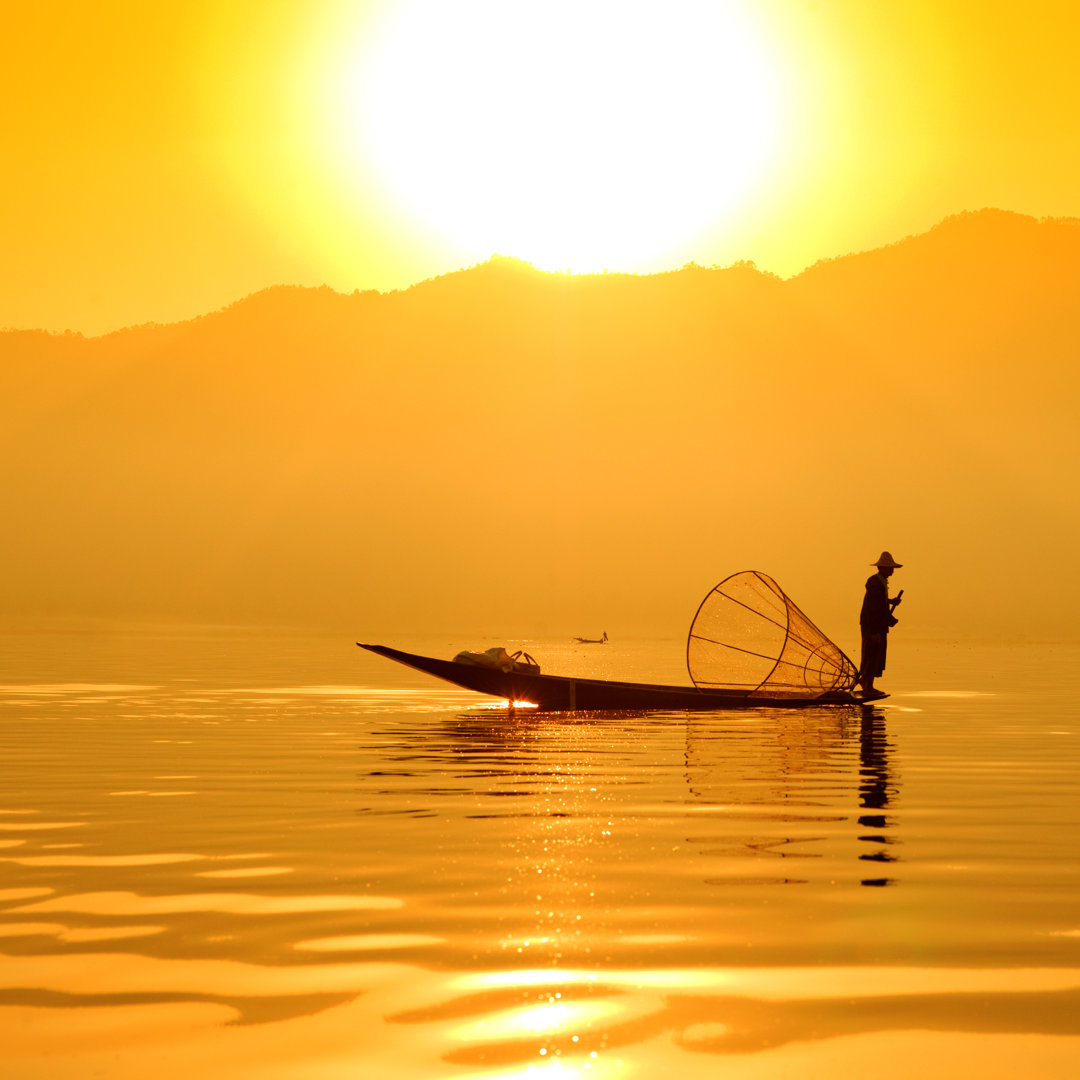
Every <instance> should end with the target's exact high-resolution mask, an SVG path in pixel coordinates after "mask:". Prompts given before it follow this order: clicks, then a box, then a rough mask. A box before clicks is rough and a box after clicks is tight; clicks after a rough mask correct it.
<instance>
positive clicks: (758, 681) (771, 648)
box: [686, 570, 858, 698]
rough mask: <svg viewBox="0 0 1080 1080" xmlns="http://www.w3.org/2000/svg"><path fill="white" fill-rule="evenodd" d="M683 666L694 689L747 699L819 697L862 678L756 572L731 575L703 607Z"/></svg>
mask: <svg viewBox="0 0 1080 1080" xmlns="http://www.w3.org/2000/svg"><path fill="white" fill-rule="evenodd" d="M686 666H687V668H688V669H689V671H690V678H691V680H692V681H693V683H694V685H695V686H698V687H701V688H702V689H727V690H744V691H746V692H747V694H748V696H750V697H769V698H776V697H795V698H815V697H819V696H820V695H822V694H825V693H828V692H829V691H830V690H850V689H851V688H852V687H853V686H854V685H855V683H856V680H857V679H858V671H857V669H856V668H855V665H854V664H853V663H852V662H851V661H850V660H849V659H848V658H847V657H846V656H845V655H844V653H843V652H841V650H840V649H839V648H838V647H837V646H836V645H834V644H833V643H832V642H831V641H830V640H829V639H828V638H827V637H826V636H825V635H824V634H823V633H822V632H821V631H820V630H819V629H818V628H817V627H816V626H815V625H814V624H813V623H812V622H811V621H810V620H809V619H808V618H807V617H806V616H805V615H804V614H803V613H802V612H801V611H800V610H799V608H798V607H797V606H796V605H795V604H794V603H793V602H792V600H791V599H790V598H789V597H788V596H787V595H785V593H784V590H783V589H781V588H780V586H779V585H777V584H776V582H775V581H773V579H772V578H771V577H769V576H768V575H767V574H762V573H760V572H759V571H757V570H745V571H743V572H742V573H739V574H732V576H731V577H729V578H725V579H724V580H723V581H721V582H720V584H719V585H717V586H716V588H715V589H713V590H712V592H710V593H709V595H708V596H706V597H705V599H704V600H703V601H702V602H701V607H699V608H698V612H697V615H696V616H695V617H694V622H693V624H692V625H691V627H690V636H689V638H688V639H687V643H686Z"/></svg>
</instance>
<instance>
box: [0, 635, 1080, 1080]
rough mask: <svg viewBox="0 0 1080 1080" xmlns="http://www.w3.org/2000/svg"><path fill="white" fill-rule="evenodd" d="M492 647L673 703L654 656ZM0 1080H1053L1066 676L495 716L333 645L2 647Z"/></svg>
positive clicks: (218, 638) (1071, 1035)
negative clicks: (687, 706) (845, 699)
mask: <svg viewBox="0 0 1080 1080" xmlns="http://www.w3.org/2000/svg"><path fill="white" fill-rule="evenodd" d="M386 644H392V645H397V646H399V647H403V648H407V649H413V650H415V651H423V652H428V653H430V654H433V655H439V656H452V655H453V654H454V653H455V652H456V651H457V650H458V649H460V648H486V647H489V646H490V645H493V644H506V645H507V646H510V647H513V648H519V647H521V646H522V645H524V646H525V647H526V648H527V649H528V651H529V652H530V653H532V654H533V655H534V656H535V657H536V658H537V659H538V660H539V661H540V662H541V664H542V665H543V666H544V668H545V670H547V671H550V672H553V673H566V674H581V675H587V674H596V675H601V676H607V677H614V678H632V679H646V678H649V679H657V680H663V681H677V682H686V681H687V680H686V676H685V672H684V670H683V667H682V664H683V653H682V649H683V643H682V642H677V641H670V642H644V641H638V642H629V643H619V642H612V643H611V644H609V645H607V646H571V645H570V644H568V643H567V642H566V641H565V640H561V641H529V642H509V641H499V642H495V641H477V640H475V639H472V640H463V641H449V640H445V639H436V640H422V639H412V640H393V641H387V642H386ZM0 646H2V648H3V657H2V660H0V664H2V666H0V684H2V685H0V785H2V786H0V1076H3V1077H4V1078H5V1080H24V1078H38V1077H41V1078H45V1077H48V1078H50V1080H53V1078H56V1077H64V1078H67V1077H78V1078H82V1077H107V1078H114V1077H123V1078H139V1080H145V1078H146V1077H154V1078H156V1080H170V1078H173V1077H184V1078H185V1080H188V1078H190V1077H191V1076H193V1075H197V1076H198V1077H199V1078H200V1080H218V1078H227V1080H241V1078H245V1080H246V1078H252V1080H254V1078H259V1080H279V1078H280V1080H285V1078H288V1080H292V1078H303V1080H339V1078H341V1080H345V1078H348V1080H356V1078H380V1077H394V1078H405V1080H411V1078H427V1077H442V1076H447V1077H451V1076H452V1077H476V1078H480V1077H484V1078H491V1080H494V1078H509V1077H526V1076H528V1077H538V1078H542V1077H559V1078H561V1077H594V1078H611V1077H620V1078H631V1077H634V1078H638V1077H643V1078H651V1077H662V1076H667V1075H679V1076H680V1077H682V1078H690V1077H718V1076H721V1077H724V1078H743V1077H747V1078H749V1077H753V1078H760V1077H777V1078H780V1077H784V1078H790V1077H799V1078H807V1077H821V1078H823V1080H824V1078H829V1080H836V1078H846V1077H863V1076H866V1077H871V1076H872V1077H874V1078H875V1080H882V1078H897V1080H899V1078H904V1080H908V1078H910V1077H911V1076H913V1075H918V1076H919V1077H920V1080H926V1078H935V1077H941V1078H945V1077H948V1078H950V1080H954V1078H956V1077H969V1076H970V1077H976V1076H977V1077H980V1078H987V1077H1002V1078H1004V1077H1008V1078H1010V1080H1013V1078H1015V1077H1017V1076H1037V1077H1062V1078H1065V1077H1068V1078H1070V1080H1071V1078H1073V1077H1075V1076H1076V1075H1078V1074H1080V858H1078V856H1080V831H1078V825H1080V791H1078V781H1080V724H1078V717H1077V704H1076V702H1077V693H1078V691H1080V649H1078V648H1077V647H1075V646H1063V645H1057V646H1054V645H1045V646H1032V645H1024V646H1011V647H1003V646H1001V647H989V646H961V645H957V644H955V643H938V644H931V643H923V644H918V645H916V644H911V643H909V642H905V641H904V640H903V639H902V638H901V637H900V636H899V635H898V636H897V640H896V641H895V642H894V643H893V645H892V650H893V652H892V655H891V656H890V669H889V671H888V672H887V674H886V676H885V677H884V678H883V679H882V680H881V685H882V686H883V687H884V688H886V689H888V690H890V691H891V692H892V696H891V697H890V698H889V699H888V700H887V701H885V702H883V703H881V705H880V706H879V707H876V708H873V709H865V710H860V709H858V708H829V709H825V708H822V709H816V710H807V711H804V712H795V713H790V714H785V713H782V712H773V711H768V710H753V711H746V712H742V711H722V712H713V713H707V714H701V715H687V714H678V713H669V714H658V713H653V714H643V715H612V716H605V717H599V716H589V715H581V714H579V715H573V714H570V715H560V716H553V717H543V716H539V715H536V714H535V713H532V714H530V713H528V712H519V713H516V714H508V713H507V712H506V711H505V710H503V709H498V708H495V707H493V703H490V702H487V701H485V699H483V698H480V697H478V696H476V695H473V694H470V693H468V692H464V691H462V692H458V691H456V690H454V689H453V688H452V687H449V686H447V685H445V684H441V683H438V682H436V681H434V680H431V679H428V678H427V677H425V676H423V675H420V674H419V673H412V672H410V671H408V670H406V669H404V668H399V667H396V666H395V665H392V664H390V663H389V662H388V661H385V660H382V659H380V658H378V657H374V656H370V655H368V654H365V653H362V652H361V651H360V650H359V649H357V648H355V646H354V645H353V643H352V641H350V640H344V639H341V638H332V637H319V636H314V635H310V636H306V637H304V636H288V635H284V634H271V635H262V636H256V635H254V634H251V633H244V632H241V631H232V632H226V631H214V632H210V631H205V632H198V631H183V632H181V631H166V630H161V629H153V630H142V631H138V632H136V631H119V630H116V631H111V632H100V631H98V632H89V631H84V632H75V631H67V632H59V631H53V632H50V633H28V632H24V633H15V632H8V633H5V634H2V635H0Z"/></svg>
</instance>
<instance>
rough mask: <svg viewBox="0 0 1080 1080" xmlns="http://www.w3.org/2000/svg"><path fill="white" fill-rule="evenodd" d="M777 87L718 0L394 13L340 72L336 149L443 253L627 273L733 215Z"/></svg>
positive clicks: (462, 6) (767, 151)
mask: <svg viewBox="0 0 1080 1080" xmlns="http://www.w3.org/2000/svg"><path fill="white" fill-rule="evenodd" d="M782 83H783V78H782V73H781V71H780V70H779V66H778V65H777V63H776V61H775V59H774V58H773V57H772V56H771V55H770V52H769V50H768V48H767V47H766V45H765V43H764V40H763V38H762V35H761V34H760V32H759V31H758V30H757V29H756V27H755V26H754V25H753V24H752V23H751V21H750V19H749V17H748V15H747V14H746V12H745V10H744V9H743V8H741V7H739V6H738V5H737V4H736V3H735V2H734V0H729V2H727V3H724V2H721V0H712V2H709V0H664V2H661V3H658V2H643V0H542V2H533V0H515V2H512V3H511V2H507V0H402V2H400V3H394V4H389V5H387V7H386V8H385V11H384V14H383V17H382V19H381V20H380V21H379V22H378V23H377V25H376V26H375V27H374V28H373V29H372V30H371V31H370V32H369V34H368V35H367V40H366V41H365V42H364V43H363V45H362V47H360V48H358V50H357V51H356V53H355V54H354V55H353V56H352V57H351V58H349V59H348V60H347V61H346V63H345V66H344V68H343V70H342V72H341V81H340V82H339V94H338V103H339V108H338V110H337V111H336V113H335V124H336V125H337V130H336V136H335V137H336V140H337V141H338V145H339V147H345V148H346V149H347V151H348V152H347V154H346V155H345V159H346V160H348V161H349V162H350V163H351V165H350V167H351V168H353V169H355V170H356V171H357V174H358V175H360V174H362V175H363V176H364V180H365V183H366V184H369V185H370V184H371V183H372V182H373V181H374V183H375V184H376V185H377V187H378V189H380V190H381V192H382V195H383V198H384V199H385V200H386V201H387V203H388V204H390V205H392V206H393V207H394V209H395V212H396V213H398V214H400V215H404V216H405V217H406V218H408V219H411V220H412V221H414V222H416V223H418V224H419V225H420V226H421V227H422V228H424V229H425V230H428V231H430V232H431V233H432V234H434V235H436V236H438V237H439V239H440V241H441V242H443V243H447V242H448V243H450V244H452V245H455V246H456V247H458V248H460V249H462V250H464V251H467V252H474V253H478V254H479V255H480V257H486V256H487V255H490V254H492V253H494V252H499V253H502V254H506V255H513V256H517V257H519V258H522V259H525V260H527V261H529V262H532V263H533V264H534V265H536V266H538V267H540V268H542V269H569V270H574V271H596V270H602V269H605V268H608V269H638V268H640V267H641V265H642V264H643V262H645V261H647V260H649V259H650V258H654V257H656V256H657V255H658V254H661V253H663V252H665V251H670V250H675V249H677V248H679V247H680V246H685V244H686V243H687V241H688V240H690V239H692V238H693V237H694V236H695V235H697V234H698V233H700V232H701V231H702V230H704V229H707V228H710V227H715V226H716V225H717V223H722V222H723V221H724V220H725V219H726V218H729V217H730V216H732V215H734V214H737V213H738V210H739V207H740V205H741V201H742V200H745V199H746V198H747V197H748V195H749V194H750V193H751V192H752V189H753V187H754V185H755V183H756V182H757V181H758V180H759V179H760V178H761V177H762V176H763V174H765V173H766V172H767V170H768V169H769V166H770V164H771V163H772V162H773V160H774V158H775V156H776V151H777V144H778V141H779V139H780V131H781V127H782V117H781V115H780V103H781V101H782V98H783V95H782Z"/></svg>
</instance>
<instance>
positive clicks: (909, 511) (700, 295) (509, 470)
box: [0, 211, 1080, 645]
mask: <svg viewBox="0 0 1080 1080" xmlns="http://www.w3.org/2000/svg"><path fill="white" fill-rule="evenodd" d="M1078 282H1080V222H1077V221H1073V220H1060V221H1054V220H1049V221H1042V222H1038V221H1035V220H1034V219H1032V218H1026V217H1022V216H1020V215H1016V214H1009V213H1004V212H1001V211H982V212H979V213H972V214H962V215H958V216H956V217H953V218H950V219H947V220H946V221H944V222H942V223H941V224H940V225H939V226H937V227H936V228H934V229H932V230H931V231H930V232H928V233H926V234H923V235H920V236H915V237H909V238H907V239H905V240H902V241H900V242H898V243H896V244H893V245H890V246H888V247H885V248H881V249H879V250H876V251H870V252H864V253H859V254H853V255H849V256H845V257H843V258H839V259H834V260H829V261H825V262H821V263H818V264H817V265H815V266H814V267H811V268H809V269H808V270H806V271H805V272H804V273H802V274H800V275H799V276H797V277H795V278H792V279H790V280H781V279H779V278H777V277H775V276H773V275H770V274H766V273H762V272H759V271H758V270H757V269H755V268H754V267H753V266H752V265H751V264H737V265H735V266H732V267H727V268H703V267H698V266H694V265H690V266H687V267H684V268H682V269H681V270H678V271H673V272H670V273H664V274H656V275H648V276H636V275H627V274H598V275H582V276H570V275H562V274H547V273H541V272H539V271H536V270H534V269H533V268H532V267H530V266H528V265H527V264H524V263H521V262H519V261H517V260H514V259H508V258H501V257H495V258H492V259H491V260H490V261H488V262H486V263H483V264H481V265H479V266H475V267H472V268H471V269H468V270H462V271H459V272H456V273H452V274H447V275H445V276H443V277H439V278H435V279H432V280H430V281H425V282H422V283H421V284H418V285H416V286H414V287H412V288H410V289H408V290H404V291H400V292H393V293H387V294H380V293H376V292H360V293H354V294H351V295H342V294H338V293H335V292H333V291H332V290H330V289H326V288H321V289H301V288H294V287H275V288H270V289H267V290H264V291H262V292H260V293H257V294H255V295H253V296H250V297H247V298H246V299H243V300H241V301H238V302H237V303H235V304H233V305H231V306H230V307H228V308H225V309H224V310H222V311H218V312H215V313H212V314H208V315H206V316H203V317H201V318H199V319H195V320H192V321H189V322H185V323H178V324H171V325H167V326H156V325H151V326H142V327H132V328H129V329H125V330H122V331H119V332H117V333H113V334H109V335H106V336H104V337H98V338H83V337H81V336H79V335H74V334H69V335H50V334H46V333H38V332H29V331H9V332H6V333H3V334H0V415H2V424H0V432H2V434H0V438H2V439H3V443H4V455H3V466H2V469H3V490H4V492H5V505H6V506H7V508H8V516H7V522H8V528H7V529H5V530H4V531H3V537H2V539H0V552H2V555H3V560H4V565H5V566H6V567H7V568H8V573H7V574H6V575H5V577H4V584H3V589H2V603H3V608H4V610H5V612H7V613H8V614H9V615H10V616H20V615H101V616H108V617H124V618H126V617H154V618H157V617H170V618H173V617H175V618H185V619H196V620H209V621H228V622H246V623H251V622H254V623H269V622H273V623H288V624H293V625H320V626H332V627H335V628H338V627H340V628H343V629H344V630H345V631H346V632H355V633H356V634H357V636H361V635H362V634H363V635H367V636H369V637H373V638H376V639H377V638H378V637H379V636H380V635H382V636H383V637H385V636H387V635H390V634H399V633H403V632H411V631H415V630H418V629H435V630H446V629H461V630H463V631H469V632H475V631H482V630H490V631H491V632H493V633H503V634H510V635H513V634H521V635H524V634H531V633H536V632H557V633H562V632H568V633H569V632H574V633H577V632H580V630H581V628H583V627H584V628H586V629H595V628H600V627H602V628H606V629H607V630H608V631H609V633H615V632H619V633H622V634H626V633H655V634H665V635H666V634H681V633H683V632H685V628H686V626H687V625H688V623H689V620H690V618H691V616H692V614H693V611H694V609H695V608H696V605H697V603H698V601H699V600H700V598H701V596H703V595H704V593H705V592H706V591H707V590H708V589H709V588H711V586H712V585H713V584H715V583H716V581H717V580H719V579H720V578H721V577H723V576H725V575H726V574H727V573H729V572H733V571H735V570H740V569H747V568H758V569H762V570H765V571H767V572H769V573H771V574H773V575H774V576H775V577H776V578H777V579H778V580H779V581H780V582H781V583H782V584H783V585H784V586H785V587H786V588H788V589H789V590H790V591H791V593H792V595H793V596H794V597H795V599H796V600H797V601H798V602H799V603H801V604H802V605H803V606H804V607H805V608H806V609H807V611H808V612H809V613H811V615H812V616H814V617H815V618H817V619H818V621H820V622H821V623H822V624H823V626H824V627H825V628H826V629H828V630H832V631H833V632H834V633H835V634H836V636H837V637H838V638H839V639H840V641H841V644H849V645H850V644H851V638H853V637H854V635H855V616H856V613H857V608H858V600H859V597H860V595H861V589H862V583H863V580H864V579H865V576H866V574H867V573H869V569H868V565H867V564H869V562H870V561H871V560H872V559H873V558H874V557H875V556H876V555H877V554H878V552H879V551H880V550H881V549H882V547H889V548H890V549H891V550H893V551H894V553H895V554H896V555H897V556H898V558H900V560H901V561H902V562H904V563H905V569H904V571H903V572H902V574H903V580H902V581H901V580H900V579H899V578H898V579H897V584H899V585H903V586H904V587H905V588H906V589H907V590H908V595H907V597H906V599H905V625H906V626H908V627H910V628H911V630H912V632H916V631H917V630H920V629H921V630H922V632H924V633H947V634H950V635H955V636H963V635H966V634H972V633H978V634H987V633H990V634H1010V635H1020V636H1054V635H1064V634H1070V635H1071V634H1073V633H1074V630H1073V621H1072V619H1071V618H1070V613H1071V609H1072V608H1073V607H1075V605H1076V602H1077V600H1080V586H1078V585H1077V581H1076V577H1075V575H1074V574H1073V573H1072V572H1071V569H1070V567H1069V562H1070V560H1071V556H1072V553H1073V551H1074V550H1075V549H1076V546H1077V542H1078V540H1080V509H1078V505H1080V503H1078V500H1077V498H1076V487H1077V482H1076V480H1075V478H1074V477H1075V467H1076V465H1077V463H1078V462H1080V434H1078V424H1077V402H1078V400H1080V396H1078V389H1080V387H1078V379H1080V377H1078V375H1077V365H1076V358H1077V356H1078V355H1080V290H1078V289H1077V283H1078ZM849 624H850V628H849ZM845 634H847V635H848V636H847V637H845Z"/></svg>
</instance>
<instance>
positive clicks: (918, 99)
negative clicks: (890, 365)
mask: <svg viewBox="0 0 1080 1080" xmlns="http://www.w3.org/2000/svg"><path fill="white" fill-rule="evenodd" d="M1078 46H1080V5H1077V4H1076V3H1074V2H1073V0H1055V2H1050V0H1032V2H1029V3H1028V4H1024V5H1019V4H1016V3H1015V2H1010V3H1004V2H998V0H904V2H901V3H896V4H879V3H870V2H867V0H755V2H753V3H751V2H749V0H713V2H706V0H697V2H691V0H663V2H655V3H634V2H628V0H574V2H573V3H569V2H563V0H544V2H543V3H540V2H536V3H534V2H531V0H527V2H526V0H522V2H514V3H509V2H507V0H365V2H352V3H350V2H347V0H274V2H267V0H186V2H185V3H182V4H175V5H159V4H147V3H145V0H100V2H98V3H95V4H87V3H84V2H82V0H78V2H57V0H42V2H40V3H37V4H33V5H29V4H20V5H17V6H15V7H12V8H11V9H10V10H8V11H7V12H6V14H5V25H4V33H3V35H2V36H0V110H2V112H0V115H2V124H3V147H4V162H3V168H2V169H0V235H2V236H3V238H4V241H3V244H2V245H0V327H3V326H10V327H45V328H49V329H64V328H72V329H76V330H81V331H83V332H87V333H100V332H102V331H105V330H109V329H112V328H115V327H119V326H122V325H128V324H132V323H140V322H147V321H158V322H166V321H171V320H176V319H181V318H187V317H190V316H193V315H196V314H199V313H202V312H205V311H209V310H214V309H216V308H219V307H221V306H222V305H224V304H227V303H229V302H231V301H233V300H235V299H237V298H239V297H241V296H244V295H246V294H248V293H250V292H252V291H254V290H256V289H259V288H262V287H264V286H267V285H271V284H277V283H290V284H306V285H315V284H324V283H325V284H329V285H331V286H332V287H334V288H336V289H339V290H348V291H351V290H352V289H355V288H359V289H372V288H374V289H379V290H386V289H392V288H399V287H403V286H407V285H409V284H411V283H414V282H416V281H418V280H422V279H424V278H427V277H430V276H433V275H436V274H441V273H444V272H446V271H450V270H454V269H457V268H459V267H462V266H467V265H471V264H473V263H476V262H479V261H481V260H483V259H486V258H487V257H488V256H489V255H491V254H492V253H493V252H500V253H503V254H508V255H515V256H519V257H521V258H523V259H526V260H529V261H531V262H534V263H535V264H536V265H538V266H540V267H542V268H545V269H556V268H558V269H565V268H569V269H574V270H596V269H604V268H609V269H613V270H614V269H621V270H634V271H642V272H644V271H652V270H659V269H666V268H670V267H674V266H680V265H682V264H684V263H686V262H689V261H696V262H698V263H701V264H705V265H712V264H720V265H727V264H729V263H731V262H733V261H735V260H738V259H744V258H748V259H753V260H755V261H756V262H757V264H758V266H759V267H761V268H763V269H768V270H772V271H774V272H776V273H779V274H781V275H784V276H788V275H790V274H793V273H797V272H798V271H799V270H801V269H802V268H803V267H805V266H806V265H808V264H811V263H813V262H815V261H816V260H817V259H819V258H822V257H828V256H832V255H837V254H842V253H845V252H848V251H853V250H864V249H867V248H871V247H875V246H878V245H881V244H884V243H889V242H891V241H893V240H896V239H899V238H901V237H903V236H905V235H908V234H910V233H913V232H919V231H922V230H924V229H926V228H928V227H930V226H931V225H933V224H934V223H936V222H937V221H939V220H940V219H941V218H943V217H945V216H946V215H948V214H951V213H954V212H957V211H961V210H965V209H976V208H980V207H983V206H999V207H1002V208H1005V209H1009V210H1016V211H1020V212H1023V213H1027V214H1033V215H1035V216H1039V217H1041V216H1076V215H1080V80H1078V79H1077V78H1076V72H1075V57H1076V55H1077V47H1078Z"/></svg>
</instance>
